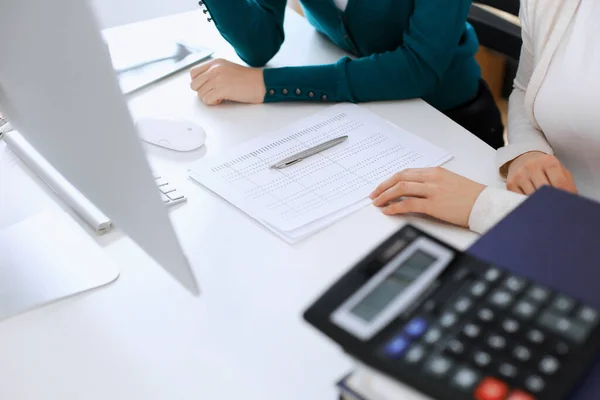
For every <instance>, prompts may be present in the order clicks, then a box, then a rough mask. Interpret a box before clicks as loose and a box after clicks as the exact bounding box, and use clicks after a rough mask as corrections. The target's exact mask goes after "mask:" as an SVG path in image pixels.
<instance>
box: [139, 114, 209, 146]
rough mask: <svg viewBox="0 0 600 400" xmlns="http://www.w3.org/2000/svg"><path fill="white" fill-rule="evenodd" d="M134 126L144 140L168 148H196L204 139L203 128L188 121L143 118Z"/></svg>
mask: <svg viewBox="0 0 600 400" xmlns="http://www.w3.org/2000/svg"><path fill="white" fill-rule="evenodd" d="M136 126H137V130H138V132H139V134H140V136H141V138H142V139H143V140H144V141H146V142H148V143H152V144H155V145H157V146H161V147H164V148H167V149H170V150H175V151H192V150H196V149H197V148H198V147H200V146H202V145H203V144H204V141H205V140H206V133H205V132H204V129H202V127H200V126H198V125H196V124H194V123H193V122H190V121H184V120H170V119H158V118H143V119H140V120H138V121H137V123H136Z"/></svg>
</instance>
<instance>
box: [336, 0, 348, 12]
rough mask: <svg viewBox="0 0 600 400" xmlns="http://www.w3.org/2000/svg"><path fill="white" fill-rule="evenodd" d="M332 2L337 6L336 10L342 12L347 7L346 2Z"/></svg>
mask: <svg viewBox="0 0 600 400" xmlns="http://www.w3.org/2000/svg"><path fill="white" fill-rule="evenodd" d="M333 2H334V3H335V5H336V6H337V8H339V9H340V10H342V11H345V10H346V7H347V6H348V0H333Z"/></svg>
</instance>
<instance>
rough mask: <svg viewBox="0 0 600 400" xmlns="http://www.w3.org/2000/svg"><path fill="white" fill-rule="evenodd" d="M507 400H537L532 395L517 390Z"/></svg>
mask: <svg viewBox="0 0 600 400" xmlns="http://www.w3.org/2000/svg"><path fill="white" fill-rule="evenodd" d="M506 400H535V397H533V396H532V395H530V394H529V393H525V392H521V391H520V390H515V391H514V392H512V393H511V394H510V396H508V398H507V399H506Z"/></svg>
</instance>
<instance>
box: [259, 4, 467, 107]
mask: <svg viewBox="0 0 600 400" xmlns="http://www.w3.org/2000/svg"><path fill="white" fill-rule="evenodd" d="M470 4H471V2H470V1H467V0H456V1H451V2H448V1H447V0H427V1H426V0H417V1H416V4H415V10H414V12H413V15H412V16H411V19H410V23H409V26H410V28H409V29H408V30H407V31H406V32H405V33H404V37H403V44H402V45H401V46H400V47H398V48H397V49H395V50H394V51H389V52H385V53H379V54H373V55H370V56H368V57H363V58H359V59H356V60H351V59H349V58H343V59H341V60H340V61H339V62H337V63H335V64H330V65H320V66H310V67H289V68H274V69H266V70H265V72H264V76H265V86H266V88H267V95H266V97H265V101H266V102H273V101H294V100H296V101H297V100H328V101H351V102H363V101H374V100H396V99H408V98H418V97H423V96H424V95H427V94H430V93H432V92H434V91H435V89H436V88H437V86H438V85H439V83H440V81H441V80H442V79H443V78H444V75H445V74H446V72H447V70H448V68H449V67H450V65H451V62H452V60H453V59H454V57H455V56H456V52H457V50H458V49H457V46H459V42H460V39H461V36H462V35H463V33H464V32H465V21H466V18H467V15H468V13H469V8H470ZM467 40H471V41H475V40H476V39H475V36H474V35H470V36H469V37H468V39H467ZM462 45H463V46H469V45H473V48H476V47H477V45H476V43H467V44H462ZM284 89H287V90H284ZM297 89H298V90H297ZM292 93H299V95H296V94H294V95H289V94H292ZM310 93H313V95H312V96H311V95H310Z"/></svg>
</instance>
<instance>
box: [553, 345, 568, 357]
mask: <svg viewBox="0 0 600 400" xmlns="http://www.w3.org/2000/svg"><path fill="white" fill-rule="evenodd" d="M553 350H554V354H556V355H557V356H559V357H565V356H567V355H568V354H569V353H570V352H571V348H570V347H569V345H568V344H566V343H565V342H562V341H561V342H558V343H556V345H555V346H554V349H553Z"/></svg>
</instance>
